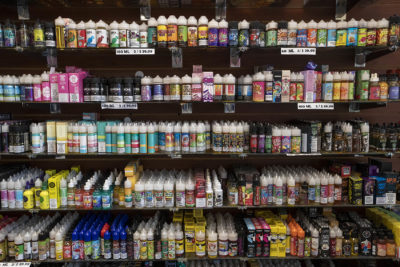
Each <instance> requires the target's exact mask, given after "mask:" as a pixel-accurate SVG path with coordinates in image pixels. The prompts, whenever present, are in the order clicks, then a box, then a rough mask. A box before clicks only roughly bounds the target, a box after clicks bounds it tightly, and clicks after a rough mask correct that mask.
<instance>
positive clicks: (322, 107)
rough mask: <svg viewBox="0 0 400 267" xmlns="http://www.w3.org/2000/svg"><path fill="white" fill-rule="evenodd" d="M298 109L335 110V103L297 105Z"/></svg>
mask: <svg viewBox="0 0 400 267" xmlns="http://www.w3.org/2000/svg"><path fill="white" fill-rule="evenodd" d="M297 109H298V110H302V109H320V110H334V109H335V104H334V103H297Z"/></svg>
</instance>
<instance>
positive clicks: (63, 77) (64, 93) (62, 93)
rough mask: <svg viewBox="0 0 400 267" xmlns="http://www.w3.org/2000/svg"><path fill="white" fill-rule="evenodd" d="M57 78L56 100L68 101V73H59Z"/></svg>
mask: <svg viewBox="0 0 400 267" xmlns="http://www.w3.org/2000/svg"><path fill="white" fill-rule="evenodd" d="M59 77H60V78H59V80H58V101H59V102H69V90H68V73H60V75H59Z"/></svg>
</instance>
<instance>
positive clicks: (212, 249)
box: [207, 240, 218, 258]
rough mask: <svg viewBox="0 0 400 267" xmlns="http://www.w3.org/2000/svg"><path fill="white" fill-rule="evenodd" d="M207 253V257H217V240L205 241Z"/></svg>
mask: <svg viewBox="0 0 400 267" xmlns="http://www.w3.org/2000/svg"><path fill="white" fill-rule="evenodd" d="M207 254H208V256H209V257H214V258H215V257H217V256H218V242H217V240H215V241H210V240H209V241H208V242H207Z"/></svg>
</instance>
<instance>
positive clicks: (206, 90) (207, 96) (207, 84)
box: [203, 71, 214, 102]
mask: <svg viewBox="0 0 400 267" xmlns="http://www.w3.org/2000/svg"><path fill="white" fill-rule="evenodd" d="M213 100H214V73H213V72H212V71H205V72H203V102H213Z"/></svg>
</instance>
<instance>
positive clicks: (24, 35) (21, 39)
mask: <svg viewBox="0 0 400 267" xmlns="http://www.w3.org/2000/svg"><path fill="white" fill-rule="evenodd" d="M17 46H20V47H22V48H26V47H29V32H28V27H27V26H26V24H25V23H24V22H22V23H21V25H20V26H19V29H18V33H17Z"/></svg>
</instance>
